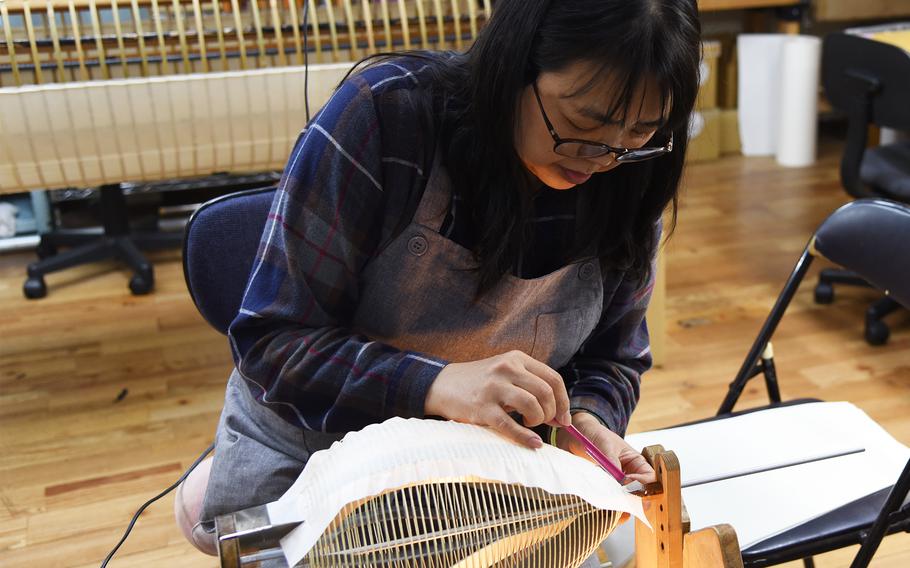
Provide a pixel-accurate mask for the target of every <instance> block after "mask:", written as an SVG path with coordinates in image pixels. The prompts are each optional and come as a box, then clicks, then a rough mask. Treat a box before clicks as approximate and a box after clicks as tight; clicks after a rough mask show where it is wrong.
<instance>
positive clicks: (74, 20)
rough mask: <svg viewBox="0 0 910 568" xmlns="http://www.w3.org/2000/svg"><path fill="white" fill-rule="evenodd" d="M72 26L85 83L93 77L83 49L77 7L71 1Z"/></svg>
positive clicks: (81, 74) (81, 75) (80, 71)
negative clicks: (86, 63)
mask: <svg viewBox="0 0 910 568" xmlns="http://www.w3.org/2000/svg"><path fill="white" fill-rule="evenodd" d="M69 14H70V25H71V26H72V28H73V39H74V40H75V43H76V57H77V59H78V60H79V75H80V77H82V80H83V81H88V80H89V79H91V76H90V75H89V72H88V67H86V65H85V52H84V51H83V49H82V33H81V32H80V31H79V17H78V15H77V14H76V5H75V4H74V3H73V0H69Z"/></svg>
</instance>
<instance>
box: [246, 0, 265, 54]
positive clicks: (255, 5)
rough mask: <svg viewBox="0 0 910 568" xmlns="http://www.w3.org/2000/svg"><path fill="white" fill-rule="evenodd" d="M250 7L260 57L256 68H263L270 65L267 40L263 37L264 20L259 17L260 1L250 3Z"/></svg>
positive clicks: (254, 0)
mask: <svg viewBox="0 0 910 568" xmlns="http://www.w3.org/2000/svg"><path fill="white" fill-rule="evenodd" d="M249 6H250V11H251V12H252V14H253V28H254V29H255V31H256V46H257V49H258V50H259V56H258V57H257V58H256V66H257V67H259V68H262V67H265V66H266V65H267V64H268V63H267V59H266V57H267V56H268V54H267V53H266V49H265V38H264V37H263V35H262V18H260V17H259V1H258V0H252V1H251V2H250V3H249Z"/></svg>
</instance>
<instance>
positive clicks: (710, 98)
mask: <svg viewBox="0 0 910 568" xmlns="http://www.w3.org/2000/svg"><path fill="white" fill-rule="evenodd" d="M701 49H702V60H701V65H700V69H699V71H700V74H701V86H700V87H699V89H698V99H696V101H695V108H696V109H711V108H716V107H717V88H718V87H717V86H718V73H719V61H720V42H719V41H716V40H708V41H704V42H702V44H701Z"/></svg>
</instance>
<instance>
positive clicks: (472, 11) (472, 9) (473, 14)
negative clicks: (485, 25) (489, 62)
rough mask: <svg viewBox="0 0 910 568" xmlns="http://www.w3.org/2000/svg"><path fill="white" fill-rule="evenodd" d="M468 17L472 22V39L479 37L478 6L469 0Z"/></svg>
mask: <svg viewBox="0 0 910 568" xmlns="http://www.w3.org/2000/svg"><path fill="white" fill-rule="evenodd" d="M468 19H469V20H470V22H471V41H473V40H475V39H477V6H476V5H475V4H474V2H473V0H468Z"/></svg>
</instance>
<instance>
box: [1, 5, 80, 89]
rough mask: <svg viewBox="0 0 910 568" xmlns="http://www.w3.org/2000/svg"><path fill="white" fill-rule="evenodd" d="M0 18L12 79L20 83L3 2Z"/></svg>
mask: <svg viewBox="0 0 910 568" xmlns="http://www.w3.org/2000/svg"><path fill="white" fill-rule="evenodd" d="M71 1H72V0H71ZM0 18H3V35H4V36H5V37H6V48H7V49H8V50H9V58H10V62H11V63H12V68H13V81H14V82H15V83H16V85H21V84H22V79H21V78H20V77H19V61H18V57H17V55H16V44H15V42H14V41H13V28H12V26H11V25H10V23H9V12H8V11H7V8H6V3H5V2H0Z"/></svg>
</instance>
